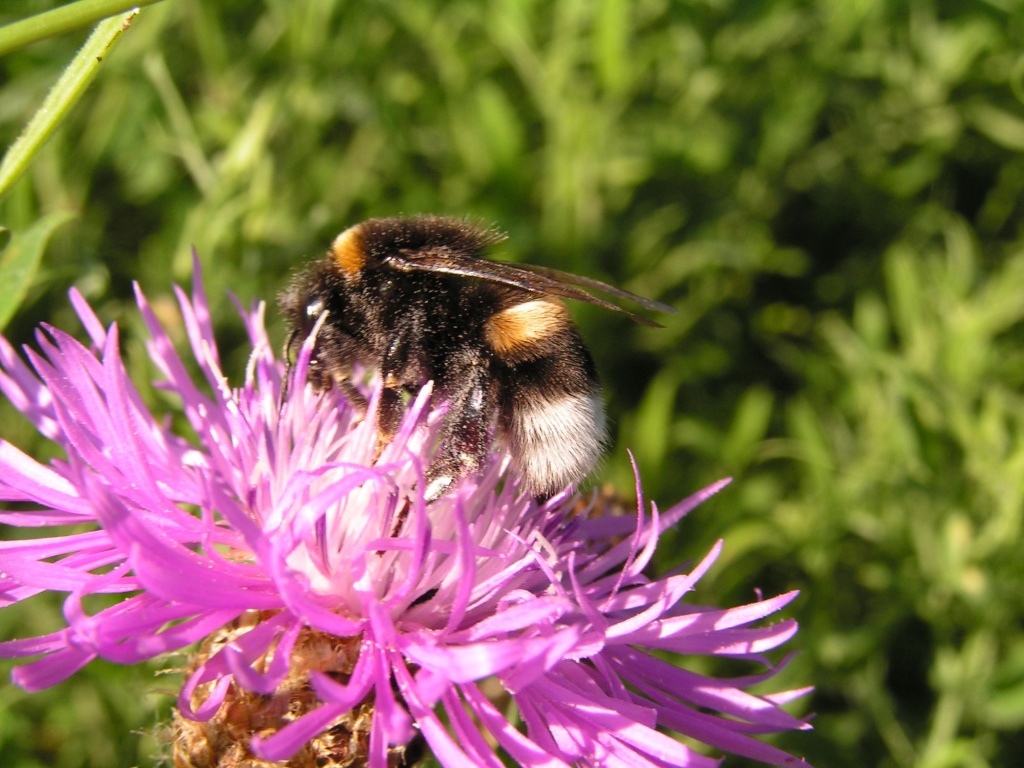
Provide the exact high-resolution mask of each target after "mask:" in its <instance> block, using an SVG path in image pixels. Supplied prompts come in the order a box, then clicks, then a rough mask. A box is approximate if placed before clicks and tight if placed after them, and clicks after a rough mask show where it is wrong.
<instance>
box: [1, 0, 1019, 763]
mask: <svg viewBox="0 0 1024 768" xmlns="http://www.w3.org/2000/svg"><path fill="white" fill-rule="evenodd" d="M44 7H48V6H47V4H45V3H40V2H24V3H20V4H18V7H17V8H15V9H14V10H16V11H17V12H18V14H19V16H20V15H22V14H28V13H30V12H32V11H33V10H39V9H42V8H44ZM11 12H12V7H11V6H7V7H5V8H4V9H2V10H0V14H3V13H11ZM0 20H2V19H0ZM85 35H86V32H85V31H82V32H81V33H80V34H69V35H67V36H65V37H62V38H60V39H56V40H50V41H47V42H43V43H39V44H37V45H35V46H32V47H30V48H27V49H24V50H22V51H19V52H17V53H15V54H11V55H9V56H7V57H5V58H4V59H2V60H0V141H2V142H3V143H4V144H5V145H6V144H8V143H10V141H12V140H13V139H14V137H15V136H16V135H17V133H18V131H19V130H20V129H21V127H22V126H23V125H24V124H25V123H26V122H27V120H28V119H29V117H30V116H31V114H32V112H33V110H34V109H35V107H36V106H37V105H38V104H39V103H40V101H41V100H42V98H43V97H44V96H45V93H46V89H47V88H48V86H49V85H50V84H51V83H52V82H53V81H54V80H55V79H56V78H57V77H58V75H59V73H60V71H61V68H62V67H63V66H64V65H65V64H66V62H67V61H68V60H69V59H70V58H71V57H72V55H73V53H74V51H75V49H76V47H77V46H79V45H80V44H81V42H82V40H84V38H85ZM1022 40H1024V10H1022V9H1021V7H1020V6H1019V4H1018V3H1016V2H1013V1H1012V0H989V1H988V2H978V1H975V2H950V1H949V0H912V1H906V0H903V1H900V2H886V1H885V0H811V1H810V2H807V1H806V0H805V1H804V2H798V1H797V0H757V1H756V2H752V1H751V0H744V1H741V0H705V1H704V2H689V3H673V2H669V0H633V1H632V2H630V1H629V0H590V1H585V0H560V1H559V2H541V1H540V0H495V2H491V3H479V2H475V1H474V0H448V1H447V2H437V1H436V0H434V1H424V0H404V1H403V2H399V1H397V0H396V1H395V2H390V3H385V2H366V3H354V2H350V3H344V2H329V1H326V0H322V1H317V0H264V2H262V3H259V4H256V3H251V2H245V3H243V2H239V1H238V0H232V1H229V2H221V3H218V4H211V3H204V2H201V1H200V0H168V1H167V2H165V3H163V4H160V5H156V6H152V7H148V8H145V9H143V11H142V12H141V14H140V15H139V17H138V18H137V19H136V20H135V23H134V25H133V27H132V28H131V30H130V32H129V34H127V35H125V36H124V39H123V40H121V42H120V43H119V46H118V49H117V50H116V51H115V52H114V53H113V54H112V55H111V56H110V57H109V59H108V60H107V61H105V62H104V65H103V69H102V70H101V71H100V73H99V76H98V78H97V80H96V81H95V83H94V84H93V86H92V88H91V90H90V91H89V92H88V93H87V94H86V96H85V98H84V99H83V102H82V103H81V104H80V105H79V106H78V107H77V108H76V110H75V112H74V113H73V114H72V115H71V116H70V118H69V119H68V120H67V121H66V123H65V125H64V126H63V127H62V128H61V129H60V131H58V133H57V134H56V135H55V136H54V137H53V139H52V140H51V141H50V143H49V144H48V145H47V147H46V148H45V150H43V151H42V152H41V153H40V154H39V155H38V157H37V158H36V159H35V162H34V164H33V165H32V167H31V170H30V172H29V174H28V175H27V176H26V177H25V178H23V179H22V181H21V182H19V184H18V185H17V186H16V187H15V189H14V190H13V191H12V194H11V195H10V197H9V198H8V199H7V200H6V201H5V202H4V203H3V204H2V205H0V223H2V224H3V225H4V226H6V227H8V228H9V229H11V230H12V232H14V233H15V234H17V233H18V232H21V231H25V230H27V229H28V228H29V227H31V226H32V225H33V223H35V222H36V221H38V220H39V219H40V218H41V217H43V216H46V215H50V214H53V213H55V212H59V211H73V212H75V213H76V214H77V216H78V218H77V219H76V220H75V221H73V222H71V223H70V224H65V225H64V226H63V227H62V228H61V229H60V230H58V231H57V232H56V233H54V235H53V236H52V239H51V242H50V245H49V248H48V250H47V253H46V255H45V257H44V260H43V263H42V268H41V271H40V273H39V275H38V277H37V280H36V281H35V283H34V285H33V286H32V289H31V291H30V292H29V295H28V299H27V301H26V303H25V304H24V305H23V306H22V307H21V311H20V313H19V314H18V315H17V316H16V317H15V319H14V320H13V321H12V324H11V326H10V327H9V328H8V330H7V334H8V336H9V337H10V338H12V339H15V340H21V341H27V340H29V339H30V337H31V333H32V329H33V328H34V327H35V326H36V325H37V324H38V323H39V322H40V321H42V320H46V321H48V322H53V323H55V324H57V325H60V326H62V327H66V328H73V327H76V324H75V321H74V319H73V316H72V314H71V312H70V308H69V305H68V303H67V301H66V298H65V297H66V292H67V289H68V288H69V286H71V285H75V286H77V287H78V288H79V290H81V291H82V292H83V293H84V294H85V296H86V297H87V298H88V299H89V300H90V301H91V302H93V303H94V305H95V306H97V307H98V310H99V313H100V315H101V317H103V318H104V319H105V320H107V321H117V322H119V323H121V324H123V325H125V326H127V327H126V331H125V335H126V341H125V348H126V354H128V355H129V356H130V358H131V362H132V365H133V366H134V367H135V368H136V370H137V372H138V375H139V377H140V378H143V377H146V376H149V375H150V373H151V372H148V371H147V370H146V364H145V360H144V354H143V349H142V346H141V345H142V339H143V334H142V332H141V329H140V328H139V325H140V324H139V322H138V319H137V317H136V316H135V314H134V313H133V311H132V309H131V308H132V306H133V303H132V299H131V281H132V280H138V281H139V282H140V283H141V285H142V286H143V288H144V289H145V290H146V291H147V293H148V294H149V295H150V296H151V298H153V299H154V301H155V302H156V306H157V310H158V311H163V309H164V308H165V307H166V306H167V305H168V304H169V299H168V298H166V297H168V296H169V290H168V287H169V285H170V283H171V282H172V281H177V282H179V283H183V282H186V281H188V280H189V278H190V273H191V269H192V262H191V254H190V249H191V247H192V246H195V247H196V249H197V251H198V253H199V257H200V260H201V263H202V265H203V268H204V270H205V275H206V279H207V285H208V290H209V292H210V295H211V297H214V299H215V301H214V304H215V307H214V312H215V319H216V321H217V324H218V329H219V333H220V338H221V339H222V340H223V344H224V345H225V347H226V348H227V349H229V350H231V349H233V350H235V352H234V354H233V356H231V357H230V359H231V361H232V366H233V370H234V371H235V372H239V371H240V370H241V368H242V366H243V364H244V358H245V354H246V352H245V344H244V341H243V334H242V331H241V328H240V325H239V323H238V321H237V319H236V318H235V313H234V310H233V308H232V307H231V305H230V302H228V301H227V300H226V299H222V300H216V297H222V296H224V293H225V291H226V290H231V291H232V292H234V293H235V294H236V295H238V296H239V297H240V298H242V299H243V301H246V302H248V301H250V300H252V299H254V298H264V299H267V300H268V301H271V302H272V301H273V297H274V294H275V292H276V290H277V288H278V287H279V286H280V285H281V284H282V283H283V281H284V280H285V279H286V276H287V274H288V273H289V272H290V271H291V270H292V269H294V268H295V267H296V265H298V264H301V263H302V262H303V260H304V259H305V258H307V257H309V256H311V255H315V254H316V253H318V252H319V251H320V250H322V249H323V248H324V247H325V245H326V243H328V242H329V241H330V239H331V238H332V237H333V235H334V234H336V233H337V232H338V231H340V230H341V229H342V228H344V227H345V226H347V225H349V224H351V223H354V222H356V221H358V220H360V219H362V218H365V217H367V216H371V215H374V216H376V215H387V214H393V213H398V212H405V213H412V212H438V213H449V214H457V215H468V216H472V217H476V218H479V219H482V220H485V221H494V222H497V223H498V224H499V225H500V226H501V227H503V228H504V229H505V230H506V231H508V233H509V235H510V240H509V243H508V245H507V247H505V248H504V249H503V255H504V256H505V257H506V258H509V259H521V260H525V261H531V262H534V263H540V264H546V265H550V266H555V267H559V268H562V269H568V270H571V271H575V272H580V273H583V274H587V275H590V276H594V277H598V278H600V279H604V280H607V281H609V282H612V283H615V284H617V285H621V286H623V287H626V288H628V289H630V290H634V291H637V292H639V293H643V294H645V295H649V296H652V297H654V298H658V299H660V300H662V301H666V302H669V303H672V304H673V305H675V306H676V307H678V310H679V313H678V314H677V315H675V316H671V317H667V318H659V319H662V320H663V321H664V322H665V324H666V326H667V328H666V329H665V330H661V331H650V330H648V329H643V328H639V327H635V326H632V325H630V324H629V323H628V322H626V321H623V320H622V319H621V318H618V317H615V316H612V315H610V314H608V313H602V312H600V311H599V310H593V309H592V308H590V307H579V308H578V312H577V313H576V314H577V317H578V318H579V320H580V324H581V326H582V327H583V330H584V333H585V335H586V336H587V338H588V339H589V340H590V343H591V346H592V349H593V351H594V355H595V357H596V358H597V361H598V365H599V368H600V369H601V370H602V373H603V375H604V378H605V380H606V383H607V388H608V398H609V402H610V408H611V412H612V415H613V418H614V420H615V423H616V436H615V449H614V451H613V453H612V454H611V455H610V456H609V458H608V460H607V461H606V463H605V466H604V468H603V477H604V478H605V479H607V480H609V481H611V482H613V483H614V484H615V486H616V487H618V488H620V489H622V490H623V492H626V493H628V492H630V490H631V488H632V476H631V470H630V467H629V462H628V460H627V458H626V455H625V452H626V450H627V449H629V450H632V451H633V452H634V454H635V456H636V458H637V462H638V465H639V468H640V471H641V474H642V477H643V480H644V486H645V489H646V493H647V494H648V496H649V497H651V498H653V499H655V500H657V501H658V502H659V504H660V505H662V506H663V507H665V506H668V504H670V503H671V502H673V501H675V500H677V499H679V498H681V497H683V496H685V495H687V494H688V493H689V492H692V491H693V490H694V489H696V488H697V487H699V486H700V485H701V484H703V483H706V482H708V481H710V480H712V479H715V478H717V477H720V476H722V475H723V474H729V475H732V476H734V477H736V479H737V482H736V483H735V484H734V485H733V486H732V487H731V488H730V489H729V490H727V491H726V492H725V493H724V494H723V495H722V496H720V497H719V498H718V499H716V500H714V501H713V502H711V503H710V504H708V505H707V506H706V507H704V508H702V509H700V510H698V511H697V512H695V513H694V514H693V515H692V516H691V518H690V519H689V520H687V521H686V522H684V523H683V524H682V526H681V529H680V531H679V533H678V535H677V537H676V538H675V539H674V540H672V541H666V547H665V548H664V558H663V559H664V562H663V565H664V566H665V567H669V566H671V565H674V564H676V563H677V562H678V560H679V559H680V557H683V556H685V557H696V556H699V555H700V554H702V552H703V548H706V547H707V546H708V545H709V544H710V542H712V541H713V540H714V539H717V538H719V537H722V538H725V540H726V550H725V555H724V556H723V558H722V559H721V560H720V561H719V563H718V565H717V566H716V568H715V569H714V571H713V573H712V574H711V576H710V577H709V578H708V579H707V580H706V583H705V584H703V585H702V586H701V588H700V592H699V594H698V598H699V599H702V600H703V601H704V602H714V603H720V604H724V603H731V602H735V601H737V600H745V599H749V598H750V597H751V596H752V595H753V590H754V589H755V588H762V589H763V590H764V591H765V592H766V593H774V592H778V591H783V590H786V589H789V588H793V587H799V588H800V589H801V590H803V595H802V597H801V598H800V600H799V601H798V602H797V603H795V604H794V607H793V608H792V609H791V611H792V614H793V615H795V616H796V617H797V618H798V619H799V620H800V622H801V625H802V628H801V633H800V635H799V636H798V638H797V640H796V642H795V645H796V647H799V648H800V649H801V650H802V654H801V655H800V656H799V657H798V658H797V659H796V660H795V661H794V662H793V663H792V664H790V665H789V667H787V669H786V670H785V671H784V673H783V676H784V679H785V680H786V681H787V682H788V683H790V684H792V685H803V684H807V683H811V684H813V685H815V686H816V687H817V690H816V692H815V693H814V694H813V695H812V696H810V697H808V698H807V699H806V700H805V701H803V702H801V703H800V704H799V705H798V706H799V707H801V708H802V711H808V712H811V711H813V712H816V713H817V716H816V718H815V720H814V725H815V731H814V732H812V733H798V734H790V735H786V736H785V737H781V738H777V739H775V741H776V743H778V744H779V745H780V746H783V747H784V748H787V749H789V750H791V751H792V752H794V753H795V754H798V755H805V756H806V757H807V758H808V760H810V761H811V762H814V763H816V764H817V765H819V766H840V767H843V766H850V767H851V768H852V767H853V766H858V767H859V766H864V765H872V766H896V767H903V766H921V767H923V768H945V767H947V766H970V767H971V768H981V767H982V766H1009V765H1016V764H1019V759H1020V755H1021V754H1024V736H1022V734H1024V622H1022V616H1024V557H1021V555H1020V552H1021V550H1022V544H1024V535H1022V532H1021V525H1022V520H1021V518H1022V510H1024V471H1022V470H1024V439H1022V437H1024V399H1022V395H1021V391H1022V384H1024V355H1022V353H1021V348H1022V341H1024V289H1022V285H1024V235H1022V231H1021V225H1020V222H1021V214H1022V212H1024V104H1022V101H1024V48H1022V46H1021V41H1022ZM161 297H164V298H161ZM271 316H272V317H273V313H272V312H271ZM168 317H169V318H170V321H171V322H173V315H168ZM272 322H273V324H274V325H275V333H276V337H277V338H281V337H282V335H283V334H282V332H281V327H280V321H279V320H278V319H277V318H276V317H274V319H273V321H272ZM154 397H156V395H154ZM0 419H2V422H0V423H3V424H4V427H3V430H4V432H3V436H4V437H5V438H7V439H10V440H12V441H13V442H16V443H18V444H19V445H22V446H25V447H28V448H32V446H33V445H37V443H33V438H32V436H31V434H30V430H29V428H28V427H27V425H25V423H24V421H23V420H20V419H18V418H16V417H15V416H14V415H13V414H12V412H11V410H10V409H9V408H8V409H7V410H4V411H2V412H0ZM39 450H42V448H40V449H39ZM35 612H36V613H43V614H45V611H44V609H43V608H38V607H37V608H36V611H35ZM34 615H35V614H22V616H21V618H17V617H16V614H13V613H12V612H11V611H4V612H0V621H3V622H4V624H3V626H2V630H3V631H2V634H3V636H4V637H13V636H25V635H28V634H31V633H32V628H33V626H34V625H35V624H37V623H38V622H37V621H36V620H35V619H34V618H33V616H34ZM45 615H50V616H52V614H45ZM51 621H55V620H54V619H51ZM39 631H42V630H39ZM9 666H10V665H9V664H8V665H6V666H5V667H4V669H5V670H6V669H7V668H9ZM159 687H160V682H159V680H157V681H154V680H153V679H152V678H148V677H147V674H146V672H145V671H140V670H134V671H133V670H120V669H117V668H114V667H110V666H103V667H99V666H97V665H94V666H93V667H91V668H90V669H88V670H86V671H85V672H84V673H80V674H79V675H78V676H77V677H76V678H75V679H73V680H72V681H69V682H67V683H65V684H63V685H62V686H60V687H59V688H58V689H56V690H55V691H51V692H47V693H44V694H33V695H28V696H24V695H22V694H20V692H18V691H16V690H15V689H13V688H11V687H7V688H4V689H2V691H0V710H2V712H0V723H2V725H0V754H3V755H4V765H12V766H19V767H21V766H36V765H53V766H62V767H63V766H84V765H129V764H150V763H151V762H152V761H153V760H154V758H153V757H152V752H153V748H152V744H151V742H150V741H145V740H143V741H140V739H139V738H138V737H137V736H136V735H134V734H133V729H140V728H141V729H147V728H149V729H151V728H152V726H153V724H154V723H155V722H156V718H157V715H158V713H161V712H162V713H165V712H166V711H167V707H168V701H167V699H166V697H159V696H152V695H150V694H147V693H146V691H150V690H154V689H159ZM168 687H169V688H170V687H172V686H168ZM126 702H127V703H126ZM147 750H148V751H147ZM738 762H739V761H736V760H732V761H727V762H726V764H727V765H729V764H733V765H736V764H738Z"/></svg>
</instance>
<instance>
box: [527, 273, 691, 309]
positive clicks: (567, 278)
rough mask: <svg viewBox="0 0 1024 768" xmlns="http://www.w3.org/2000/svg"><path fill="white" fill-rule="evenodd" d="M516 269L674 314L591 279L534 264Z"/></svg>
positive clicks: (645, 298) (645, 300) (646, 300)
mask: <svg viewBox="0 0 1024 768" xmlns="http://www.w3.org/2000/svg"><path fill="white" fill-rule="evenodd" d="M516 267H518V268H519V269H523V270H525V271H527V272H532V273H533V274H536V275H544V276H545V277H549V278H551V279H552V280H557V281H559V282H561V283H567V284H569V285H576V286H579V287H580V288H586V289H587V290H588V291H599V292H600V293H607V294H608V295H609V296H614V297H615V298H617V299H623V300H624V301H631V302H633V303H634V304H637V305H639V306H641V307H643V308H644V309H648V310H650V311H651V312H666V313H668V314H670V315H674V314H675V313H676V310H675V307H670V306H669V305H668V304H662V303H661V302H660V301H655V300H654V299H648V298H647V297H646V296H638V295H637V294H635V293H632V292H631V291H625V290H623V289H622V288H616V287H615V286H614V285H608V283H602V282H601V281H600V280H594V279H593V278H592V277H583V276H582V275H574V274H572V273H571V272H562V271H561V270H559V269H551V268H550V267H538V266H536V265H534V264H516Z"/></svg>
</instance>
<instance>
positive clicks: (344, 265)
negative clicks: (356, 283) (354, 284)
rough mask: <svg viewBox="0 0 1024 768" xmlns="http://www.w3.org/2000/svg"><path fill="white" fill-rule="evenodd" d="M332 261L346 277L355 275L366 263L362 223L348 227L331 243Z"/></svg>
mask: <svg viewBox="0 0 1024 768" xmlns="http://www.w3.org/2000/svg"><path fill="white" fill-rule="evenodd" d="M331 256H333V257H334V262H335V263H336V264H337V265H338V267H340V268H341V271H342V272H344V273H345V274H346V275H347V276H348V277H356V276H358V274H359V272H360V271H361V270H362V268H363V267H364V266H365V265H366V246H365V244H364V243H363V225H362V224H356V225H355V226H354V227H349V228H348V229H346V230H345V231H344V232H342V233H341V234H340V235H338V236H337V237H336V238H334V242H333V243H331Z"/></svg>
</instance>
